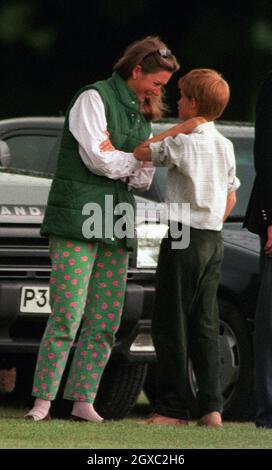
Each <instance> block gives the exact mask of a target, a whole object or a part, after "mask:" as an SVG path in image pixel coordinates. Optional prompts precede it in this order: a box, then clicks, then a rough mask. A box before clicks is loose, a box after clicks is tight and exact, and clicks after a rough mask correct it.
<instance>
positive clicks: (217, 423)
mask: <svg viewBox="0 0 272 470" xmlns="http://www.w3.org/2000/svg"><path fill="white" fill-rule="evenodd" d="M197 424H198V425H199V426H211V427H214V428H220V427H221V426H222V418H221V414H220V413H219V412H218V411H212V412H211V413H208V414H206V415H204V416H202V418H200V420H199V421H198V423H197Z"/></svg>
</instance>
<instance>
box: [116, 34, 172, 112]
mask: <svg viewBox="0 0 272 470" xmlns="http://www.w3.org/2000/svg"><path fill="white" fill-rule="evenodd" d="M136 65H140V66H141V68H142V72H143V74H148V73H156V72H159V71H161V70H166V71H168V72H171V73H174V72H176V71H177V70H178V69H179V64H178V62H177V59H176V58H175V56H174V55H173V54H172V52H171V51H170V50H169V49H168V48H167V46H166V45H165V44H164V43H163V42H162V41H161V40H160V38H159V37H158V36H147V37H146V38H144V39H141V40H140V41H135V42H133V43H132V44H130V46H128V48H127V49H126V50H125V52H124V54H123V56H122V57H121V58H120V59H119V60H118V61H117V62H116V64H115V65H114V70H115V71H116V72H117V73H118V74H119V75H120V76H121V77H122V78H123V80H128V79H129V78H130V77H131V74H132V71H133V69H134V67H136ZM163 95H164V93H163V92H162V95H160V96H151V97H149V98H147V99H146V100H145V101H144V102H143V103H142V104H141V111H142V113H143V114H144V116H145V117H146V119H147V120H149V121H152V120H155V119H160V118H161V117H162V114H163V111H165V110H166V109H167V107H166V106H165V104H164V103H163Z"/></svg>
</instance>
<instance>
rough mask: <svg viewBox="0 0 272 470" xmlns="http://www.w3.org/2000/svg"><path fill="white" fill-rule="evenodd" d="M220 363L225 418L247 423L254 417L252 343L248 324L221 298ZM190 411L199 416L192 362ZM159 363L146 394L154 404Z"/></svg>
mask: <svg viewBox="0 0 272 470" xmlns="http://www.w3.org/2000/svg"><path fill="white" fill-rule="evenodd" d="M219 313H220V333H219V339H220V362H221V372H220V377H221V386H222V392H223V418H224V419H226V420H232V421H247V420H249V419H250V418H252V416H253V344H252V334H251V332H250V331H249V327H248V324H247V321H246V320H245V318H244V317H243V316H242V314H241V313H240V312H239V310H238V309H237V307H236V306H235V305H233V304H232V303H231V302H229V301H227V300H224V299H219ZM188 378H189V385H190V392H191V393H190V396H189V400H188V401H189V408H190V413H191V416H192V417H193V418H195V417H197V403H196V394H197V382H196V378H195V375H194V371H193V367H192V363H191V361H190V360H189V364H188ZM155 383H156V363H155V364H151V365H150V366H149V368H148V373H147V377H146V381H145V384H144V392H145V394H146V396H147V398H148V400H149V401H150V403H151V404H152V405H154V404H155V402H156V389H155V386H154V384H155Z"/></svg>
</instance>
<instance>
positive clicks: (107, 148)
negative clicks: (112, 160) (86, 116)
mask: <svg viewBox="0 0 272 470" xmlns="http://www.w3.org/2000/svg"><path fill="white" fill-rule="evenodd" d="M105 134H106V136H107V137H108V138H107V139H106V140H104V141H103V142H102V143H101V144H100V145H99V148H100V150H101V152H113V151H114V150H116V148H115V147H114V146H113V145H112V143H111V141H110V139H109V136H110V133H109V132H108V131H106V132H105Z"/></svg>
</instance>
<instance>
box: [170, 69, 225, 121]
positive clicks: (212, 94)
mask: <svg viewBox="0 0 272 470" xmlns="http://www.w3.org/2000/svg"><path fill="white" fill-rule="evenodd" d="M178 85H179V88H180V91H181V93H182V94H184V95H185V96H186V97H187V98H189V99H191V98H195V99H196V100H197V102H198V114H199V116H203V117H206V118H208V119H210V120H214V119H217V118H219V117H220V116H221V114H222V113H223V111H224V109H225V107H226V106H227V104H228V102H229V97H230V89H229V85H228V83H227V82H226V80H224V78H223V77H222V75H221V74H220V73H218V72H216V71H215V70H212V69H193V70H191V71H190V72H188V73H187V74H186V75H184V76H183V77H181V78H180V79H179V82H178Z"/></svg>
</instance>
